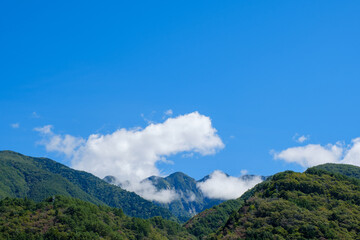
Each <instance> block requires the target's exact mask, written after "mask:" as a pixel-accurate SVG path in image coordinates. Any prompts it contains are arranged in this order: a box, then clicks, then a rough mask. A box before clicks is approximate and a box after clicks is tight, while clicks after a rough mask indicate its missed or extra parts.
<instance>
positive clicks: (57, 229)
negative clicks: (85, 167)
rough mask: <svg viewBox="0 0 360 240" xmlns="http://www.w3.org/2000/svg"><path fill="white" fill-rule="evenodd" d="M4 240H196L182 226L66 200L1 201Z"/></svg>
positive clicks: (75, 200) (1, 222)
mask: <svg viewBox="0 0 360 240" xmlns="http://www.w3.org/2000/svg"><path fill="white" fill-rule="evenodd" d="M0 239H20V240H21V239H23V240H31V239H84V240H90V239H149V240H150V239H159V240H160V239H174V240H175V239H177V240H181V239H184V240H185V239H186V240H188V239H195V237H194V236H191V235H190V234H189V233H188V232H187V231H186V230H185V229H184V228H182V227H181V226H180V225H179V224H178V223H175V222H172V221H168V220H164V219H162V218H161V217H153V218H150V219H146V220H145V219H140V218H134V217H128V216H126V215H125V214H124V213H123V212H122V210H121V209H119V208H111V207H108V206H104V205H102V206H97V205H94V204H92V203H89V202H85V201H82V200H79V199H74V198H70V197H64V196H54V197H50V198H48V199H46V200H44V201H42V202H39V203H35V202H34V201H32V200H29V199H13V198H5V199H3V200H1V201H0Z"/></svg>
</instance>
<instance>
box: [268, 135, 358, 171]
mask: <svg viewBox="0 0 360 240" xmlns="http://www.w3.org/2000/svg"><path fill="white" fill-rule="evenodd" d="M273 155H274V159H281V160H284V161H286V162H290V163H297V164H299V165H301V166H303V167H312V166H316V165H319V164H324V163H345V164H352V165H356V166H360V138H356V139H353V140H352V143H351V144H349V145H347V146H345V145H344V144H341V143H339V142H338V143H336V144H327V145H325V146H321V145H319V144H308V145H306V146H301V147H291V148H288V149H285V150H283V151H281V152H279V153H276V152H273Z"/></svg>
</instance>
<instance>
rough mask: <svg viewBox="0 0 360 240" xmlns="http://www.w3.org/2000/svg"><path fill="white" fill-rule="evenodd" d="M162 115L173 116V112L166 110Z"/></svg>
mask: <svg viewBox="0 0 360 240" xmlns="http://www.w3.org/2000/svg"><path fill="white" fill-rule="evenodd" d="M164 114H165V115H166V116H171V115H173V110H171V109H168V110H166V111H165V112H164Z"/></svg>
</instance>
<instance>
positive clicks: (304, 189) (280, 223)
mask: <svg viewBox="0 0 360 240" xmlns="http://www.w3.org/2000/svg"><path fill="white" fill-rule="evenodd" d="M211 238H216V239H245V238H246V239H360V183H359V181H358V180H357V179H354V178H350V177H347V176H345V175H341V174H334V173H330V172H327V171H324V170H316V169H313V170H310V169H309V170H308V172H307V173H294V172H290V171H288V172H283V173H279V174H276V175H274V176H273V177H272V178H271V179H270V180H269V181H265V182H264V183H263V184H261V185H259V186H258V187H257V189H256V191H255V192H254V194H253V195H252V196H251V197H250V198H249V199H248V200H246V201H245V203H244V205H243V206H242V207H241V208H240V210H238V211H237V212H234V213H233V214H232V215H231V216H230V218H229V219H228V221H227V223H226V224H225V226H224V227H223V228H222V229H221V230H220V231H218V232H217V234H216V235H215V234H214V235H212V236H211Z"/></svg>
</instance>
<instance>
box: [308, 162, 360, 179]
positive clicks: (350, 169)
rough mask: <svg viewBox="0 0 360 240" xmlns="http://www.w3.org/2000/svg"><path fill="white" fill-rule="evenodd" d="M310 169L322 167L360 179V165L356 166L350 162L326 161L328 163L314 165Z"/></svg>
mask: <svg viewBox="0 0 360 240" xmlns="http://www.w3.org/2000/svg"><path fill="white" fill-rule="evenodd" d="M310 169H311V170H314V169H321V170H325V171H328V172H331V173H338V174H342V175H345V176H348V177H353V178H358V179H360V167H356V166H353V165H349V164H335V163H326V164H322V165H318V166H316V167H312V168H310Z"/></svg>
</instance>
